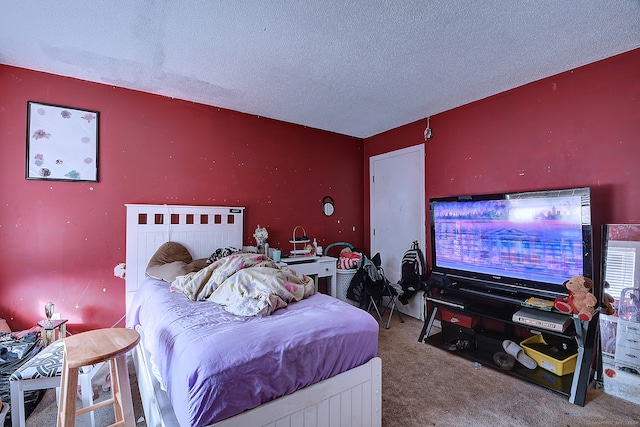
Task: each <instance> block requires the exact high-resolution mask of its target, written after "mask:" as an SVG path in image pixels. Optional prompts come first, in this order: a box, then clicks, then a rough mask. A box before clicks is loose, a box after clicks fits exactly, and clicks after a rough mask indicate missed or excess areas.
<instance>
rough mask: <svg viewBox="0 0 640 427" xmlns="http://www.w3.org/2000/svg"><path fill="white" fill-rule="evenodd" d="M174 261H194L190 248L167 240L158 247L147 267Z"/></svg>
mask: <svg viewBox="0 0 640 427" xmlns="http://www.w3.org/2000/svg"><path fill="white" fill-rule="evenodd" d="M174 261H182V262H184V263H190V262H191V261H193V258H192V257H191V254H190V253H189V250H188V249H187V248H185V247H184V246H183V245H181V244H180V243H176V242H167V243H163V244H162V246H160V247H159V248H158V250H157V251H156V253H155V254H153V256H152V257H151V259H150V260H149V264H147V268H149V267H154V266H156V265H162V264H168V263H170V262H174Z"/></svg>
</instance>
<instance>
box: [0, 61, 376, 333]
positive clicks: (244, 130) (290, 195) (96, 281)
mask: <svg viewBox="0 0 640 427" xmlns="http://www.w3.org/2000/svg"><path fill="white" fill-rule="evenodd" d="M29 100H30V101H37V102H43V103H51V104H58V105H64V106H70V107H75V108H86V109H91V110H97V111H99V112H100V124H99V132H100V147H99V182H97V183H80V182H56V181H32V180H29V181H27V180H25V155H26V154H25V150H26V112H27V101H29ZM362 158H363V141H362V140H360V139H356V138H350V137H346V136H343V135H337V134H333V133H329V132H324V131H319V130H315V129H309V128H305V127H303V126H298V125H293V124H289V123H284V122H279V121H275V120H270V119H265V118H260V117H255V116H251V115H247V114H242V113H238V112H233V111H228V110H223V109H219V108H215V107H208V106H203V105H199V104H194V103H191V102H185V101H179V100H174V99H170V98H166V97H160V96H156V95H150V94H146V93H141V92H136V91H131V90H127V89H122V88H116V87H111V86H107V85H101V84H95V83H89V82H85V81H80V80H76V79H70V78H65V77H60V76H54V75H50V74H45V73H40V72H36V71H31V70H25V69H20V68H15V67H9V66H3V65H0V182H1V183H2V186H1V188H2V193H1V198H0V200H1V203H0V246H1V247H2V257H0V318H5V319H6V320H7V321H8V323H9V326H10V327H11V328H12V329H13V330H18V329H25V328H29V327H31V326H33V325H34V324H35V322H37V321H38V320H39V319H41V318H43V316H44V305H45V304H46V302H47V301H49V300H51V301H52V302H54V303H55V304H56V311H59V312H61V314H62V316H63V318H68V319H70V321H69V330H70V331H72V332H78V331H81V330H85V329H90V328H95V327H110V326H111V325H113V324H114V323H116V322H117V321H118V320H119V319H120V318H121V316H123V315H124V311H125V302H124V301H125V297H124V291H125V287H124V280H122V279H120V278H117V277H115V276H114V273H113V269H114V266H115V265H116V264H118V263H121V262H124V260H125V207H124V204H125V203H155V204H164V203H167V204H191V205H231V206H245V207H246V208H247V209H246V211H245V212H246V215H245V224H244V233H245V244H255V242H254V241H253V238H252V237H251V235H252V234H253V230H254V229H255V227H256V225H258V224H260V225H261V226H266V227H267V229H268V230H269V235H270V237H269V243H270V244H271V246H272V247H280V248H283V249H291V245H290V244H289V243H288V241H289V239H290V238H291V235H292V231H293V228H294V227H295V226H296V225H302V226H303V227H304V228H305V230H306V231H307V233H308V234H309V235H310V237H317V238H318V243H319V244H320V245H323V246H326V245H327V244H328V243H331V242H335V241H344V240H346V241H350V242H352V243H353V244H355V245H356V246H359V247H361V246H362V245H363V239H364V232H363V231H364V229H363V226H362V223H363V217H364V208H363V206H364V201H363V196H362V195H363V183H362V176H363V173H364V172H363V170H362V166H361V165H362ZM325 195H331V196H332V197H333V198H334V200H335V206H336V213H335V214H334V215H333V216H332V217H325V216H324V215H323V214H322V209H321V200H322V198H323V197H324V196H325ZM354 229H355V231H354Z"/></svg>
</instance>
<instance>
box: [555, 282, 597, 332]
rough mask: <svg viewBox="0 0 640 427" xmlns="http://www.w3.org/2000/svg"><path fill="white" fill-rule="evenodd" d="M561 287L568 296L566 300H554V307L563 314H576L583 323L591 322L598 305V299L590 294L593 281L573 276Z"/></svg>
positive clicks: (560, 298)
mask: <svg viewBox="0 0 640 427" xmlns="http://www.w3.org/2000/svg"><path fill="white" fill-rule="evenodd" d="M563 285H564V287H565V288H566V289H567V290H568V291H569V295H568V296H567V297H566V298H562V297H558V298H556V300H555V301H554V304H553V305H554V307H555V308H556V309H558V310H560V311H562V312H563V313H569V314H577V315H578V318H579V319H580V320H582V321H583V322H588V321H589V320H591V317H592V316H593V312H594V310H595V307H596V304H597V303H598V299H597V298H596V297H595V296H594V295H593V294H592V293H591V292H590V290H591V289H592V288H593V280H591V279H589V278H588V277H584V276H573V277H572V278H571V279H569V280H567V281H565V282H564V283H563Z"/></svg>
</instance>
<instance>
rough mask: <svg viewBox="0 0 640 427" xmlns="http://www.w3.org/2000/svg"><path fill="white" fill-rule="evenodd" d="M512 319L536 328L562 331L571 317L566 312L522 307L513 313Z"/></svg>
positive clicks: (568, 323)
mask: <svg viewBox="0 0 640 427" xmlns="http://www.w3.org/2000/svg"><path fill="white" fill-rule="evenodd" d="M512 320H513V321H514V322H517V323H522V324H525V325H529V326H532V327H536V328H541V329H548V330H550V331H556V332H564V331H566V330H567V328H568V327H569V326H570V325H571V322H572V320H573V318H572V317H571V316H567V315H566V314H560V313H551V312H548V311H541V310H536V309H534V308H522V309H520V310H518V311H516V312H515V313H514V314H513V317H512Z"/></svg>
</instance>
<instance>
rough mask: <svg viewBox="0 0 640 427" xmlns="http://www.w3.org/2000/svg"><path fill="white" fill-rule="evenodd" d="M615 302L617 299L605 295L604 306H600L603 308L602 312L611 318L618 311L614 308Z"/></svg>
mask: <svg viewBox="0 0 640 427" xmlns="http://www.w3.org/2000/svg"><path fill="white" fill-rule="evenodd" d="M614 301H615V299H613V297H612V296H611V295H609V294H604V298H603V301H602V304H600V307H602V311H603V313H604V314H608V315H609V316H611V315H612V314H615V312H616V309H615V307H614V306H613V302H614Z"/></svg>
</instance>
